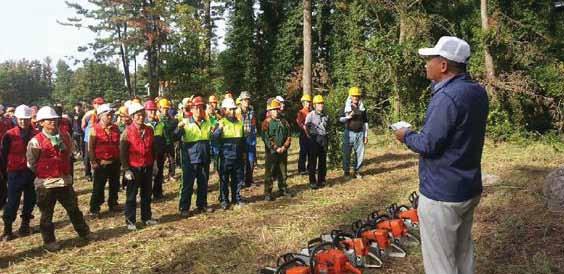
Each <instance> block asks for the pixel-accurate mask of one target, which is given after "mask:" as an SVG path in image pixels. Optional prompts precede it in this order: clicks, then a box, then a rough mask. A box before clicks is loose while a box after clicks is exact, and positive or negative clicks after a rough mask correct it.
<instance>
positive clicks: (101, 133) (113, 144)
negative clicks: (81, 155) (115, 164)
mask: <svg viewBox="0 0 564 274" xmlns="http://www.w3.org/2000/svg"><path fill="white" fill-rule="evenodd" d="M94 133H95V134H96V136H95V139H94V140H95V141H94V142H95V143H94V155H95V156H96V159H100V160H116V159H119V129H118V127H117V126H116V125H111V126H110V132H109V134H108V133H107V132H106V130H105V129H104V128H103V127H102V125H100V124H96V125H95V126H94Z"/></svg>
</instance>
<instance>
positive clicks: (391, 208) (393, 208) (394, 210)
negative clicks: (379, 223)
mask: <svg viewBox="0 0 564 274" xmlns="http://www.w3.org/2000/svg"><path fill="white" fill-rule="evenodd" d="M386 212H388V215H390V216H392V217H396V214H397V212H398V204H396V203H393V204H391V205H390V206H388V208H386Z"/></svg>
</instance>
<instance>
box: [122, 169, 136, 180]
mask: <svg viewBox="0 0 564 274" xmlns="http://www.w3.org/2000/svg"><path fill="white" fill-rule="evenodd" d="M123 177H125V179H126V180H128V181H133V180H134V179H135V176H133V172H131V170H126V171H125V174H124V175H123Z"/></svg>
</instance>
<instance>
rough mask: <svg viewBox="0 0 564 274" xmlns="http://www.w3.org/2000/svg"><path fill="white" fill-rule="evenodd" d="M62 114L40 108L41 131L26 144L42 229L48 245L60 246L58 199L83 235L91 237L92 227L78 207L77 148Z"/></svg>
mask: <svg viewBox="0 0 564 274" xmlns="http://www.w3.org/2000/svg"><path fill="white" fill-rule="evenodd" d="M59 119H60V116H59V115H58V114H57V113H56V112H55V110H54V109H53V108H51V107H42V108H41V109H40V110H39V111H38V112H37V121H38V122H39V124H40V125H41V128H42V131H41V132H40V133H38V134H36V135H35V137H33V138H32V139H31V140H30V141H29V144H28V145H27V153H26V157H27V166H28V167H29V168H30V169H31V170H32V171H33V172H35V181H34V185H35V190H36V192H37V206H38V207H39V211H41V220H40V222H39V229H40V230H41V236H42V238H43V242H44V245H45V249H47V250H49V251H55V250H58V249H59V248H60V246H59V244H58V243H57V241H56V238H55V224H53V212H54V209H55V203H56V202H57V201H58V202H59V203H61V205H62V206H63V207H64V208H65V210H66V212H67V214H68V216H69V218H70V221H71V223H72V225H73V227H74V229H75V230H76V232H77V233H78V235H79V236H80V237H81V238H83V239H89V238H90V228H89V227H88V225H87V224H86V222H85V221H84V216H83V215H82V212H81V211H80V209H79V208H78V201H77V197H76V193H75V192H74V189H73V187H72V173H71V166H70V157H71V155H72V153H73V152H74V149H75V148H74V146H73V142H72V140H71V136H70V135H69V134H68V133H66V132H60V131H59V126H58V124H57V123H58V121H59Z"/></svg>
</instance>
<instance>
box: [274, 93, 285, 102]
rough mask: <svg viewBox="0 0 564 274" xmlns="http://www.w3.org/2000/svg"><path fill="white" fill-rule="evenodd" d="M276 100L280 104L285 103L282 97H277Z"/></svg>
mask: <svg viewBox="0 0 564 274" xmlns="http://www.w3.org/2000/svg"><path fill="white" fill-rule="evenodd" d="M274 99H276V101H278V102H280V103H284V102H285V100H284V98H283V97H282V96H280V95H278V96H276V98H274Z"/></svg>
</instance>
